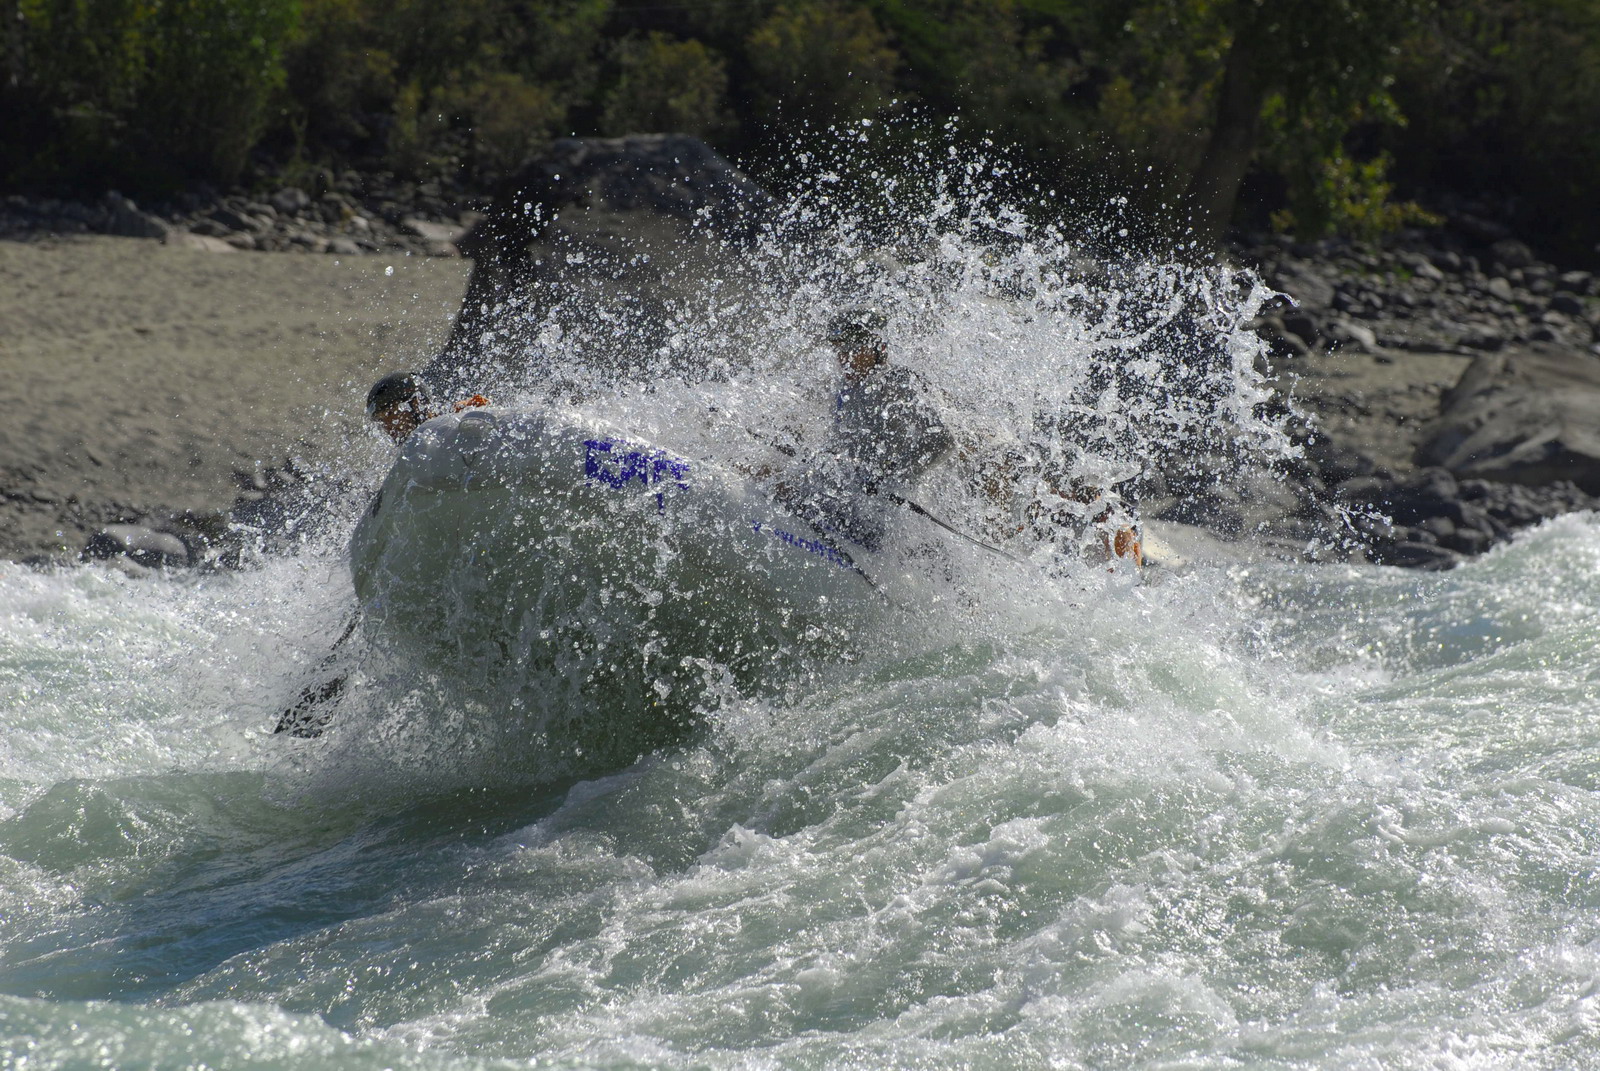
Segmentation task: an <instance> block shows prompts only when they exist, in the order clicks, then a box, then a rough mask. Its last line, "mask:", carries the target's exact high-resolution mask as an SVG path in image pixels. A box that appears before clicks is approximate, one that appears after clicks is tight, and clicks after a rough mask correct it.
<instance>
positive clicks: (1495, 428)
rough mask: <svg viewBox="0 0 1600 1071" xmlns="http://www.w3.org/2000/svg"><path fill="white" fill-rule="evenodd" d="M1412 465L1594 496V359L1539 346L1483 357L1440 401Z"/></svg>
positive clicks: (1597, 467)
mask: <svg viewBox="0 0 1600 1071" xmlns="http://www.w3.org/2000/svg"><path fill="white" fill-rule="evenodd" d="M1417 463H1418V464H1419V465H1437V466H1441V467H1443V468H1446V469H1449V470H1450V471H1451V472H1453V473H1455V474H1456V475H1457V476H1461V477H1473V478H1478V479H1488V480H1499V481H1503V482H1508V483H1520V484H1528V485H1543V484H1550V483H1555V482H1557V481H1561V480H1570V481H1571V482H1572V483H1574V484H1576V485H1577V486H1578V487H1579V488H1581V489H1582V490H1583V491H1585V492H1587V493H1588V494H1591V495H1595V494H1600V358H1596V357H1595V356H1594V355H1593V354H1591V353H1588V352H1585V351H1582V350H1573V349H1568V348H1564V347H1560V346H1554V345H1545V344H1540V343H1528V344H1524V345H1520V346H1515V347H1507V348H1506V349H1502V350H1498V351H1496V352H1493V353H1485V354H1483V355H1482V356H1480V357H1478V358H1477V359H1476V360H1474V361H1473V363H1472V364H1471V365H1469V366H1468V367H1467V370H1466V371H1465V372H1464V373H1462V376H1461V379H1460V381H1459V382H1458V383H1457V384H1456V385H1455V387H1454V388H1452V389H1451V390H1450V391H1448V392H1446V394H1445V395H1444V397H1443V398H1442V399H1441V400H1440V411H1439V416H1438V418H1437V420H1435V421H1434V423H1433V425H1432V426H1431V427H1430V428H1429V429H1428V431H1427V433H1426V435H1425V437H1424V439H1423V442H1422V444H1421V445H1420V446H1419V447H1418V450H1417Z"/></svg>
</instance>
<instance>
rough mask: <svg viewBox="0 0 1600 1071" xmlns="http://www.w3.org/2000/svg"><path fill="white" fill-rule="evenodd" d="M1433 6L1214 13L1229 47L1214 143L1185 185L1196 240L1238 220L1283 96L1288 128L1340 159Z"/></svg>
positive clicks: (1221, 9) (1392, 0)
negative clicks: (1244, 189)
mask: <svg viewBox="0 0 1600 1071" xmlns="http://www.w3.org/2000/svg"><path fill="white" fill-rule="evenodd" d="M1157 2H1158V3H1163V4H1165V3H1177V4H1197V5H1202V6H1205V5H1206V4H1207V2H1208V0H1157ZM1431 2H1432V0H1270V2H1269V0H1226V2H1223V3H1220V4H1217V5H1216V6H1215V8H1214V9H1211V15H1212V17H1213V18H1215V19H1216V20H1217V25H1218V26H1219V27H1220V28H1221V29H1222V31H1223V33H1224V35H1225V37H1226V39H1227V46H1226V52H1225V56H1224V58H1223V67H1222V79H1221V82H1220V84H1219V85H1218V87H1217V92H1216V104H1215V112H1214V114H1213V117H1212V121H1211V129H1210V136H1209V138H1208V139H1207V141H1206V147H1205V151H1204V153H1203V154H1202V155H1201V158H1200V162H1199V165H1198V166H1197V167H1196V169H1195V172H1194V176H1193V179H1192V180H1191V182H1190V184H1189V193H1188V200H1189V205H1190V210H1191V212H1192V218H1193V225H1194V228H1195V231H1196V233H1197V235H1198V236H1199V237H1201V238H1202V239H1210V240H1214V239H1215V238H1217V237H1218V236H1219V235H1220V234H1221V232H1222V229H1223V228H1224V227H1225V226H1226V225H1227V223H1228V221H1229V220H1230V219H1231V218H1232V216H1233V209H1234V204H1235V202H1236V201H1237V199H1238V194H1239V186H1240V183H1241V181H1242V180H1243V178H1244V176H1245V173H1246V171H1247V170H1248V169H1249V167H1250V165H1251V163H1252V162H1253V161H1254V160H1255V158H1256V152H1257V149H1258V148H1259V146H1260V138H1261V131H1262V117H1263V113H1264V111H1265V110H1266V107H1267V105H1268V102H1269V100H1271V99H1272V98H1273V97H1274V95H1277V96H1280V97H1281V101H1282V104H1281V106H1282V108H1283V111H1284V114H1285V115H1286V117H1287V118H1288V120H1289V121H1291V122H1294V121H1301V120H1309V122H1310V125H1311V126H1312V127H1313V128H1314V129H1317V130H1320V131H1322V132H1323V133H1324V134H1325V136H1326V139H1327V144H1326V147H1327V150H1328V152H1327V153H1326V155H1328V156H1332V155H1336V154H1337V151H1338V147H1337V144H1336V143H1337V141H1338V140H1339V139H1340V138H1341V137H1342V135H1343V134H1344V132H1345V131H1346V130H1347V129H1348V124H1349V122H1350V121H1351V120H1353V119H1354V118H1355V117H1356V116H1357V115H1358V114H1359V111H1360V109H1361V108H1362V107H1363V106H1365V105H1367V104H1369V102H1370V101H1371V100H1372V99H1373V97H1374V94H1378V93H1381V92H1382V91H1383V90H1384V89H1385V88H1386V87H1387V84H1388V82H1389V81H1390V80H1391V78H1392V77H1393V74H1394V71H1395V69H1396V68H1397V66H1398V64H1399V55H1400V47H1399V46H1400V44H1401V42H1402V41H1404V40H1405V39H1406V37H1407V36H1408V34H1409V33H1410V32H1412V31H1413V30H1414V29H1415V28H1416V27H1417V26H1419V25H1420V24H1421V20H1422V18H1423V16H1424V14H1425V13H1426V11H1427V9H1428V8H1429V7H1430V6H1431Z"/></svg>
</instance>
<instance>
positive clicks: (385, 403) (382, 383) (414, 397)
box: [367, 372, 423, 417]
mask: <svg viewBox="0 0 1600 1071" xmlns="http://www.w3.org/2000/svg"><path fill="white" fill-rule="evenodd" d="M406 402H413V403H415V404H416V405H417V406H418V407H421V405H422V402H423V394H422V385H421V384H420V383H418V382H417V377H416V376H414V375H412V374H411V373H410V372H390V373H389V374H388V375H386V376H384V377H383V378H382V379H380V380H378V382H376V383H374V384H373V385H372V389H371V390H369V391H367V416H368V417H371V416H372V415H373V414H374V413H376V412H378V411H379V410H380V409H390V408H393V407H394V406H397V405H403V404H405V403H406Z"/></svg>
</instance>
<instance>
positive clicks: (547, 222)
mask: <svg viewBox="0 0 1600 1071" xmlns="http://www.w3.org/2000/svg"><path fill="white" fill-rule="evenodd" d="M772 209H773V200H772V198H771V197H770V196H769V195H768V194H767V193H766V192H765V191H763V190H762V189H761V188H760V187H759V186H757V185H756V184H755V183H754V182H752V181H751V180H750V179H749V178H747V177H746V176H745V175H744V174H743V173H741V172H740V171H738V170H737V169H736V168H734V167H733V165H732V164H730V163H728V161H726V160H724V159H723V158H722V157H720V156H718V155H717V154H716V153H715V152H713V151H712V150H711V149H710V147H708V146H707V145H706V144H705V143H704V142H702V141H700V140H699V139H698V138H692V137H689V136H687V135H683V134H649V135H637V136H631V137H625V138H563V139H561V140H559V141H556V142H554V143H553V144H551V145H550V147H549V148H548V149H547V150H546V151H545V152H544V153H543V154H542V155H540V156H537V157H535V158H533V159H532V160H530V161H529V162H527V163H526V164H525V165H523V167H522V168H521V169H520V170H519V171H518V172H517V173H516V174H515V175H514V176H512V177H511V179H510V180H508V181H507V182H506V183H504V184H503V185H502V187H501V188H500V189H499V191H498V192H497V194H496V196H495V198H494V203H493V204H492V206H491V207H490V208H489V210H488V211H487V213H486V214H485V215H484V217H483V219H482V220H481V221H479V222H478V224H477V225H476V226H474V227H473V229H472V230H471V231H470V232H468V233H467V234H466V235H465V236H463V237H462V238H461V239H460V240H459V242H458V243H457V244H458V245H459V247H460V249H461V251H462V253H463V254H465V255H466V256H469V257H471V258H473V262H474V263H473V269H472V276H471V279H470V281H469V283H468V285H467V293H466V297H465V298H464V299H463V301H462V305H461V313H460V315H459V316H458V317H457V319H456V323H455V327H454V330H453V331H452V333H451V336H450V339H449V342H448V343H447V344H446V346H445V349H444V352H443V353H441V354H440V355H439V356H438V357H437V358H435V359H434V361H433V362H432V363H431V364H430V365H429V366H428V368H427V369H425V370H424V376H425V377H426V378H427V379H428V380H429V381H430V383H431V384H432V385H433V386H434V387H435V388H436V389H439V390H444V391H460V390H469V389H470V390H477V389H483V388H487V387H491V386H493V385H494V384H495V383H497V382H501V381H505V380H508V379H509V380H512V381H518V380H520V381H524V382H526V381H529V380H532V379H541V380H547V379H548V377H549V376H550V375H552V374H555V373H558V372H560V371H561V370H562V369H561V367H560V366H562V365H563V364H564V362H563V361H562V360H561V359H560V358H559V357H557V356H553V355H552V353H551V349H552V346H559V345H561V344H570V345H574V346H578V347H581V349H582V352H583V357H584V360H585V361H586V362H588V363H590V364H592V365H595V366H597V367H601V368H603V369H604V370H605V371H606V373H608V374H611V375H614V376H617V377H621V378H640V377H646V376H655V375H661V374H670V373H671V372H672V371H674V370H675V369H673V368H672V367H671V366H672V364H673V362H674V361H675V360H689V359H692V358H691V357H684V356H676V357H675V356H673V355H672V354H671V353H670V352H669V350H670V348H669V347H664V346H663V343H664V342H665V340H666V339H667V337H668V335H669V333H670V331H671V324H672V321H673V319H674V315H675V314H677V313H681V311H682V309H683V308H684V307H685V305H686V303H692V302H693V301H695V300H696V295H698V294H700V293H701V292H702V291H703V290H704V282H705V279H706V277H707V274H708V273H715V274H716V275H717V277H718V278H719V279H722V280H725V281H732V280H730V278H729V277H730V273H734V272H736V268H735V267H734V266H733V265H732V264H731V263H730V261H732V260H735V259H737V258H733V257H730V256H729V249H730V247H737V246H739V245H741V244H743V243H747V242H749V241H751V240H752V239H754V237H755V236H756V235H757V234H758V233H759V232H760V230H761V228H762V226H763V224H764V223H766V222H767V221H768V219H770V217H771V215H772ZM553 340H554V341H553ZM664 366H665V367H664ZM676 370H678V371H681V370H682V369H676Z"/></svg>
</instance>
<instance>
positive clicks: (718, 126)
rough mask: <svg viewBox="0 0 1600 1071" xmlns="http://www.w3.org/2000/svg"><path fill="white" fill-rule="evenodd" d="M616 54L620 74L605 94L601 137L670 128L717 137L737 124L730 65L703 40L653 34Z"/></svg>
mask: <svg viewBox="0 0 1600 1071" xmlns="http://www.w3.org/2000/svg"><path fill="white" fill-rule="evenodd" d="M616 52H617V61H618V66H619V67H620V68H621V74H620V77H619V78H618V79H617V83H616V84H615V85H614V86H612V88H611V89H610V91H609V92H607V93H606V96H605V105H604V107H603V108H602V110H601V113H600V132H601V133H602V134H610V135H617V134H631V133H644V132H649V131H663V130H667V131H677V132H680V133H684V134H696V135H699V136H701V137H715V136H716V135H719V134H722V133H724V132H726V131H728V130H730V129H731V128H732V127H733V126H734V118H733V114H732V112H730V111H729V110H728V68H727V64H726V63H725V62H724V61H723V59H722V57H720V56H718V55H717V54H716V53H715V52H713V51H712V50H711V49H709V48H707V47H706V46H705V45H703V44H701V43H700V42H699V41H674V40H673V39H672V38H670V37H668V36H667V35H666V34H663V33H652V34H650V36H649V37H647V38H644V39H640V38H626V39H624V40H623V41H622V42H621V44H619V45H618V46H617V50H616Z"/></svg>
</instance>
